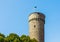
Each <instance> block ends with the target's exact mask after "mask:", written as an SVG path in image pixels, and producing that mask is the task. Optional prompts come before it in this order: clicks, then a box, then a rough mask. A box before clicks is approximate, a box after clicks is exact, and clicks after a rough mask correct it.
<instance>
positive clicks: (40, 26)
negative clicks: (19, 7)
mask: <svg viewBox="0 0 60 42" xmlns="http://www.w3.org/2000/svg"><path fill="white" fill-rule="evenodd" d="M44 24H45V15H44V14H42V13H39V12H34V13H31V14H30V15H29V36H30V38H31V39H33V38H35V39H36V40H37V41H38V42H44Z"/></svg>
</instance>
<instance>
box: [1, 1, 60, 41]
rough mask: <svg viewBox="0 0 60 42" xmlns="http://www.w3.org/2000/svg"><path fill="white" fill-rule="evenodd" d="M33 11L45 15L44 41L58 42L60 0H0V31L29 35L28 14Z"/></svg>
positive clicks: (59, 33) (6, 33) (59, 39)
mask: <svg viewBox="0 0 60 42" xmlns="http://www.w3.org/2000/svg"><path fill="white" fill-rule="evenodd" d="M34 6H37V9H36V10H35V9H34ZM35 11H39V12H42V13H44V14H45V15H46V19H45V42H60V0H0V32H1V33H3V34H5V35H8V34H9V33H16V34H18V35H22V34H26V35H29V27H28V15H29V14H30V13H32V12H35Z"/></svg>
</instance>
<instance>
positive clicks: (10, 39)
mask: <svg viewBox="0 0 60 42" xmlns="http://www.w3.org/2000/svg"><path fill="white" fill-rule="evenodd" d="M16 38H17V39H20V38H19V36H18V35H17V34H15V33H11V34H9V36H7V39H8V40H9V42H13V41H14V39H16Z"/></svg>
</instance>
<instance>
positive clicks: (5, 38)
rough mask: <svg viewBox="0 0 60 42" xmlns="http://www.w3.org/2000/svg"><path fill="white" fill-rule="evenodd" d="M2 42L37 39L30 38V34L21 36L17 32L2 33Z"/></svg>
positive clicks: (0, 37) (25, 41)
mask: <svg viewBox="0 0 60 42" xmlns="http://www.w3.org/2000/svg"><path fill="white" fill-rule="evenodd" d="M0 42H37V41H36V39H34V38H33V39H30V37H29V36H26V35H22V36H19V35H17V34H15V33H10V34H9V35H8V36H5V35H4V34H1V33H0Z"/></svg>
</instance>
